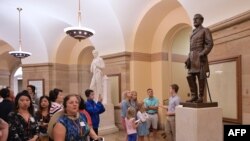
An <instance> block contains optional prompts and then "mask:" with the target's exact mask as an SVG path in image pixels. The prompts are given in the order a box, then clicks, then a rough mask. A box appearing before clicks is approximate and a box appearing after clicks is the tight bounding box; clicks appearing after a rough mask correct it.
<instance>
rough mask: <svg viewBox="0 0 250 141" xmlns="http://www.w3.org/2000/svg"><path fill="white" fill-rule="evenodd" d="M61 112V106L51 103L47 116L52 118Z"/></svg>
mask: <svg viewBox="0 0 250 141" xmlns="http://www.w3.org/2000/svg"><path fill="white" fill-rule="evenodd" d="M61 110H63V105H61V104H58V103H56V102H52V103H51V107H50V109H49V115H50V117H52V116H53V115H54V114H55V113H56V112H58V111H61Z"/></svg>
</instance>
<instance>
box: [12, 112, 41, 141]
mask: <svg viewBox="0 0 250 141" xmlns="http://www.w3.org/2000/svg"><path fill="white" fill-rule="evenodd" d="M8 123H9V136H8V141H27V140H29V139H31V138H33V137H34V136H35V135H38V134H39V127H38V124H37V121H36V120H35V118H34V117H32V116H31V117H30V118H29V120H28V122H26V121H25V119H24V118H23V117H22V116H21V115H20V114H19V113H16V112H11V113H10V114H9V118H8Z"/></svg>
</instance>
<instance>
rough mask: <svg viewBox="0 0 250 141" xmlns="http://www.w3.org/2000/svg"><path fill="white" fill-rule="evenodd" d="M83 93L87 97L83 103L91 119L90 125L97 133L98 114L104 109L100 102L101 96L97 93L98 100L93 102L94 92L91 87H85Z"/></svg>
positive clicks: (91, 140)
mask: <svg viewBox="0 0 250 141" xmlns="http://www.w3.org/2000/svg"><path fill="white" fill-rule="evenodd" d="M85 95H86V97H87V101H86V103H85V105H86V111H87V112H88V113H89V115H90V117H91V120H92V126H93V129H94V131H95V133H96V134H97V135H98V127H99V123H100V116H99V115H100V114H101V113H103V112H104V111H105V108H104V106H103V104H102V97H101V95H99V98H98V101H97V102H95V101H94V98H95V93H94V91H93V90H91V89H87V90H86V91H85ZM93 140H94V139H92V138H90V141H93Z"/></svg>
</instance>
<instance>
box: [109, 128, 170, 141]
mask: <svg viewBox="0 0 250 141" xmlns="http://www.w3.org/2000/svg"><path fill="white" fill-rule="evenodd" d="M161 133H163V131H161V130H159V131H158V132H157V138H156V139H154V138H153V134H152V133H151V134H150V141H166V139H163V138H162V137H161ZM104 138H105V141H125V138H126V133H125V132H124V131H119V132H116V133H114V134H109V135H105V136H104ZM144 141H147V139H146V138H145V139H144Z"/></svg>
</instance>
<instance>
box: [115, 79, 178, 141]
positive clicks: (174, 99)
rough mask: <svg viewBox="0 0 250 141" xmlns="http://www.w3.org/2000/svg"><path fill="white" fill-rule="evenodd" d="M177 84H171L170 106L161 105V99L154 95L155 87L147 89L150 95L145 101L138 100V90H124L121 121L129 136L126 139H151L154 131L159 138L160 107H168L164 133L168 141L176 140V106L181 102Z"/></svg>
mask: <svg viewBox="0 0 250 141" xmlns="http://www.w3.org/2000/svg"><path fill="white" fill-rule="evenodd" d="M178 90H179V87H178V85H177V84H172V85H170V89H169V102H168V106H165V105H159V99H158V98H156V97H155V96H154V92H153V89H151V88H149V89H147V94H148V97H147V98H145V99H144V100H143V101H138V100H137V92H136V91H124V93H123V100H122V102H121V105H120V106H121V123H122V126H123V128H124V129H125V131H126V132H127V137H126V139H125V141H137V140H138V141H144V138H147V140H148V141H150V138H149V134H150V132H152V133H153V139H154V140H155V141H156V140H158V137H157V129H158V116H159V115H158V109H159V108H164V109H166V117H167V118H166V120H165V121H166V124H165V132H164V133H163V134H162V136H163V137H164V138H166V139H167V141H175V108H176V106H178V105H179V104H180V97H179V96H178V95H177V93H178Z"/></svg>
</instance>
